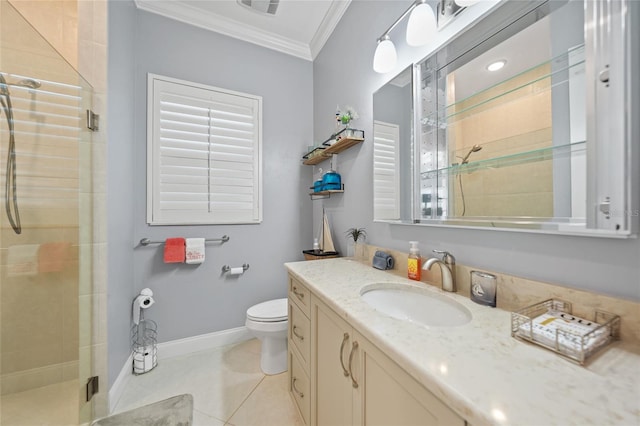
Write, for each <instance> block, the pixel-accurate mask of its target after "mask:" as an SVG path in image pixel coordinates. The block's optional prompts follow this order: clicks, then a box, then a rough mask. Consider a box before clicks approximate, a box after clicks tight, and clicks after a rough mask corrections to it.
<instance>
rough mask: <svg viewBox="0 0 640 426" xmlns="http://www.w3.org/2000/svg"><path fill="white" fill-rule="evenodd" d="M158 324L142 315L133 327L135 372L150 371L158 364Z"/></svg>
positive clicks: (132, 348)
mask: <svg viewBox="0 0 640 426" xmlns="http://www.w3.org/2000/svg"><path fill="white" fill-rule="evenodd" d="M157 336H158V325H157V324H156V323H155V321H151V320H145V319H143V318H142V317H141V318H140V322H139V323H138V324H134V325H133V327H132V328H131V350H132V352H133V365H132V369H133V374H135V375H140V374H144V373H148V372H149V371H151V370H153V369H154V368H155V367H156V366H157V365H158V345H157V344H158V339H157Z"/></svg>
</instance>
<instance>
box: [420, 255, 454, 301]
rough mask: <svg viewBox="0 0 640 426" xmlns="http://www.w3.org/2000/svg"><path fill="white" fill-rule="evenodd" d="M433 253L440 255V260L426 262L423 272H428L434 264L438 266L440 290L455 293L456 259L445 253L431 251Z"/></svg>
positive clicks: (434, 259) (432, 259)
mask: <svg viewBox="0 0 640 426" xmlns="http://www.w3.org/2000/svg"><path fill="white" fill-rule="evenodd" d="M433 252H434V253H437V254H442V255H443V256H442V260H440V259H438V258H437V257H432V258H431V259H429V260H427V261H426V262H425V264H424V266H423V267H422V269H424V270H430V269H431V267H432V266H433V265H435V264H438V265H440V271H442V289H443V290H444V291H450V292H453V293H455V292H456V258H455V257H453V255H452V254H451V253H449V252H447V251H442V250H433Z"/></svg>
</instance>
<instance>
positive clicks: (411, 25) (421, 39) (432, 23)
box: [407, 3, 438, 46]
mask: <svg viewBox="0 0 640 426" xmlns="http://www.w3.org/2000/svg"><path fill="white" fill-rule="evenodd" d="M437 27H438V24H437V23H436V15H435V14H434V13H433V9H432V8H431V6H429V5H428V4H426V3H421V4H419V5H417V6H416V7H415V8H414V9H413V10H412V11H411V15H409V21H408V22H407V44H408V45H409V46H424V45H425V44H427V43H429V41H431V38H432V37H433V36H434V35H435V33H436V30H437Z"/></svg>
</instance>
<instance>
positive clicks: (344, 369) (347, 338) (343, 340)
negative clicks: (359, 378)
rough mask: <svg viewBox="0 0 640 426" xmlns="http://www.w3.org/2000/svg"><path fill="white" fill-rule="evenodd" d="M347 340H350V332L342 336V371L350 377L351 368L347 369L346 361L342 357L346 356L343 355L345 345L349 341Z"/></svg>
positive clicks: (345, 375)
mask: <svg viewBox="0 0 640 426" xmlns="http://www.w3.org/2000/svg"><path fill="white" fill-rule="evenodd" d="M347 340H349V333H344V337H343V338H342V344H341V345H340V365H341V366H342V372H343V373H344V377H349V370H347V369H346V367H345V366H344V362H343V361H342V358H344V356H343V354H344V345H345V344H346V343H347Z"/></svg>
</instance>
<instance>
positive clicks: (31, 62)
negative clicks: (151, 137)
mask: <svg viewBox="0 0 640 426" xmlns="http://www.w3.org/2000/svg"><path fill="white" fill-rule="evenodd" d="M0 77H1V78H0V171H1V173H0V190H1V191H2V205H3V208H2V209H1V210H0V394H1V400H0V404H1V405H0V424H1V425H27V424H45V423H46V424H65V425H66V424H78V423H82V422H88V421H90V420H91V418H92V409H91V404H90V403H87V402H86V382H87V379H88V377H90V376H91V375H92V374H91V372H92V371H93V368H92V364H91V363H92V360H91V345H92V329H93V326H92V321H93V313H92V297H91V295H92V292H93V290H92V287H93V286H92V282H93V276H92V247H93V240H92V239H93V232H92V228H93V226H92V218H93V213H92V211H93V207H92V200H93V197H92V169H91V164H92V156H91V152H92V146H91V133H90V131H89V130H88V129H87V127H86V118H85V117H86V110H87V109H90V105H91V102H92V92H93V91H92V88H91V86H90V85H89V84H88V83H87V82H86V81H85V80H84V79H83V78H82V77H81V76H80V75H79V74H78V72H77V71H76V70H75V69H74V68H73V67H72V66H71V65H69V64H68V63H67V62H66V61H65V60H64V59H63V58H62V57H61V56H60V55H59V54H58V53H57V52H56V50H55V49H54V48H53V47H52V46H51V45H50V44H49V43H48V42H47V41H46V40H45V39H44V38H42V36H41V35H40V34H39V33H38V32H37V31H36V30H35V29H34V28H33V27H31V26H30V25H29V23H28V22H27V21H26V20H24V19H23V17H22V16H21V15H20V14H19V13H18V12H17V11H16V10H15V9H14V8H13V7H12V6H11V5H10V4H9V3H8V2H7V1H0Z"/></svg>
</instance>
